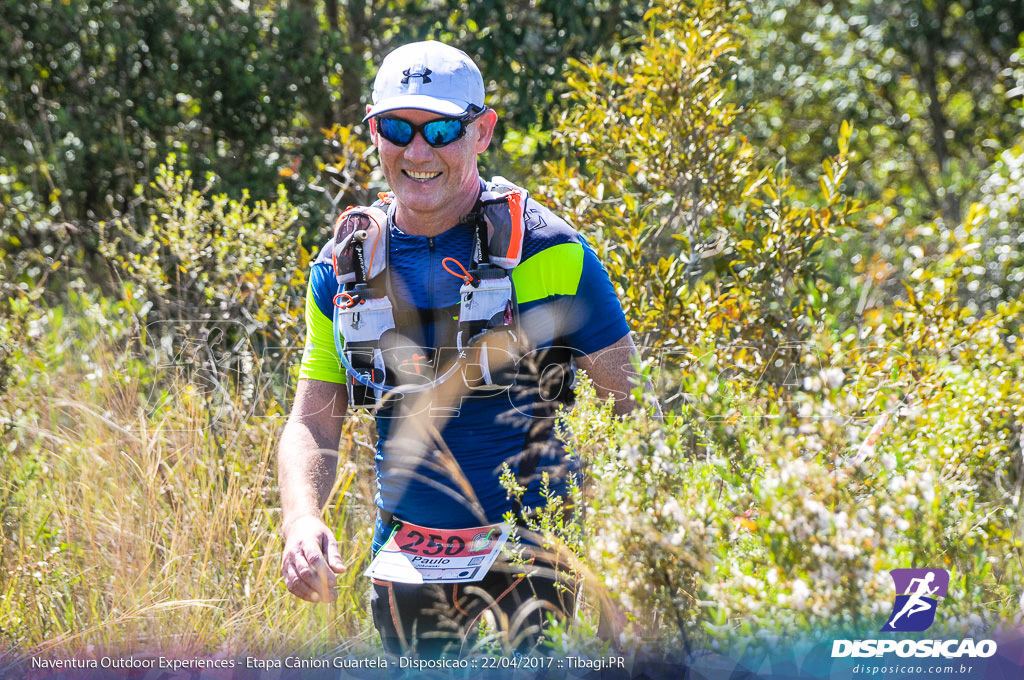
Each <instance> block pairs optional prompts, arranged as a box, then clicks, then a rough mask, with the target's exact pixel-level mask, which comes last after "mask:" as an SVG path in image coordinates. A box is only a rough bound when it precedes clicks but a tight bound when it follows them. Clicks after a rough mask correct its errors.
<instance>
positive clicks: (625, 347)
mask: <svg viewBox="0 0 1024 680" xmlns="http://www.w3.org/2000/svg"><path fill="white" fill-rule="evenodd" d="M638 357H639V354H638V353H637V351H636V345H634V344H633V339H632V338H631V337H630V336H629V334H628V333H627V334H626V335H624V336H622V337H621V338H619V340H618V341H617V342H614V343H612V344H611V345H609V346H607V347H605V348H604V349H602V350H598V351H597V352H594V353H593V354H586V355H584V356H581V357H577V359H576V365H577V366H578V367H579V368H581V369H583V370H584V371H586V373H587V375H588V376H589V377H590V379H591V381H593V383H594V389H595V390H596V391H597V396H598V397H600V398H601V399H607V398H608V397H609V396H611V397H614V398H615V413H616V414H618V415H625V414H627V413H629V412H630V411H632V410H633V409H635V408H637V406H639V404H637V403H636V401H635V400H634V399H633V390H634V389H635V388H636V386H637V385H639V384H640V382H641V380H642V377H641V375H640V374H639V373H638V372H637V370H636V368H634V360H635V359H637V358H638ZM644 389H645V391H648V392H649V391H651V386H650V385H645V388H644ZM660 413H661V409H660V407H659V408H658V414H659V415H660Z"/></svg>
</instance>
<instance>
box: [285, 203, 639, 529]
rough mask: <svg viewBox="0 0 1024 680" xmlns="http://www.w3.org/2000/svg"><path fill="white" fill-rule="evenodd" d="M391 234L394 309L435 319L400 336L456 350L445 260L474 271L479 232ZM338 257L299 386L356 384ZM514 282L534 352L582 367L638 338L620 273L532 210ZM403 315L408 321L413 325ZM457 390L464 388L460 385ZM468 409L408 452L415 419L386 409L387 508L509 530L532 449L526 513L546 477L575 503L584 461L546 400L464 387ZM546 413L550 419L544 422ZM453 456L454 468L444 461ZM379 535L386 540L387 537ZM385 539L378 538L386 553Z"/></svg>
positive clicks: (382, 436) (464, 228)
mask: <svg viewBox="0 0 1024 680" xmlns="http://www.w3.org/2000/svg"><path fill="white" fill-rule="evenodd" d="M481 186H482V188H483V187H485V186H487V188H489V187H490V185H484V184H483V183H481ZM388 228H389V239H388V244H389V245H388V249H389V264H388V272H389V275H390V276H391V290H392V292H393V296H394V299H392V304H393V305H395V307H396V312H409V311H412V312H413V313H419V314H420V316H421V317H422V318H423V319H424V320H425V323H424V325H423V326H421V327H420V328H416V329H405V328H402V327H401V324H399V328H398V330H399V331H400V332H403V334H404V333H405V332H406V331H407V330H408V332H409V334H410V335H411V336H414V337H417V338H418V340H419V342H420V343H421V345H422V346H423V347H425V348H428V349H433V348H434V347H436V346H437V344H440V343H446V344H445V346H452V345H450V344H448V343H453V338H439V337H435V336H436V335H438V333H439V332H438V331H436V329H435V327H434V324H432V323H431V322H430V321H428V320H429V319H431V318H438V317H443V316H445V315H448V318H450V315H451V314H455V315H457V314H458V304H459V300H460V296H459V288H460V287H461V285H462V280H461V279H459V278H457V277H456V276H453V275H452V274H450V273H448V272H447V271H445V269H444V268H443V267H442V265H441V261H442V260H443V259H444V258H446V257H452V258H455V259H456V260H458V261H459V262H460V263H462V264H463V265H464V266H465V267H466V268H467V269H469V268H470V265H471V259H472V252H473V248H474V244H475V240H474V239H475V234H474V229H473V227H472V226H471V225H468V224H459V225H456V226H455V227H453V228H451V229H449V230H448V231H446V232H444V233H442V234H440V235H438V236H435V237H432V238H427V237H423V236H412V235H409V234H406V233H405V232H403V231H402V230H401V229H400V228H398V227H397V226H396V225H394V224H393V222H391V221H389V226H388ZM333 246H334V242H333V239H332V240H331V241H329V242H328V243H327V244H326V245H325V246H324V248H323V249H322V250H321V252H320V254H319V256H318V257H317V259H316V260H315V261H314V262H313V264H312V270H311V272H310V277H309V288H308V291H307V296H306V331H307V333H306V345H305V348H304V352H303V357H302V364H301V368H300V372H299V377H300V378H310V379H314V380H323V381H327V382H333V383H344V382H345V372H344V368H343V367H342V366H341V362H340V361H339V359H338V356H337V353H336V349H335V342H334V335H333V327H332V326H333V324H332V319H333V316H334V311H333V302H332V301H333V299H334V296H335V295H336V294H337V292H338V283H337V279H336V278H335V274H334V270H333V267H332V264H331V253H332V252H333ZM512 281H513V286H514V290H515V296H516V299H517V302H518V306H519V312H520V320H521V326H522V331H523V333H524V334H525V336H526V337H527V338H529V339H530V342H531V347H535V348H538V349H544V348H548V347H551V346H554V347H565V348H568V349H569V350H571V353H572V354H573V355H575V356H580V355H587V354H593V353H595V352H598V351H599V350H601V349H604V348H605V347H608V346H609V345H611V344H613V343H615V342H616V341H618V340H620V339H621V338H622V337H623V336H625V335H626V334H627V333H628V332H629V327H628V326H627V324H626V320H625V316H624V315H623V313H622V308H621V306H620V304H619V301H618V298H617V296H616V294H615V290H614V288H613V286H612V284H611V282H610V281H609V279H608V273H607V272H606V271H605V269H604V267H603V266H602V265H601V263H600V261H599V260H598V258H597V256H596V255H595V253H594V251H593V250H592V249H591V248H590V246H589V245H587V243H586V242H585V241H584V239H583V238H582V237H581V236H580V234H579V233H578V232H576V230H575V229H573V228H572V227H570V226H569V225H568V224H567V223H566V222H565V221H563V220H561V219H560V218H558V217H556V216H555V215H554V214H553V213H552V212H551V211H549V210H548V209H547V208H545V207H543V206H542V205H540V204H539V203H537V202H536V201H534V200H532V199H528V201H527V205H526V218H525V234H524V237H523V256H522V259H521V261H520V264H519V265H518V266H516V267H515V269H513V271H512ZM396 316H397V317H398V318H407V314H404V315H403V314H398V315H396ZM449 326H450V324H449ZM440 327H441V326H438V328H440ZM450 380H455V381H458V382H459V383H460V384H461V383H462V378H461V376H460V375H458V374H456V375H455V376H453V377H452V378H450ZM525 382H527V383H528V382H529V381H528V380H527V381H525ZM457 401H458V400H457ZM456 406H457V414H454V413H453V412H452V411H451V410H450V409H448V408H445V409H438V410H437V412H427V413H426V414H425V415H424V414H420V415H418V416H415V417H420V418H423V417H426V418H427V421H426V422H427V423H428V424H429V425H430V426H432V427H435V428H436V432H437V435H439V439H431V438H430V437H429V436H428V437H422V436H419V435H417V436H416V437H415V441H412V440H410V438H409V437H408V436H406V437H403V438H402V439H403V441H398V438H399V437H400V436H401V435H396V434H395V432H396V430H398V429H400V428H399V427H398V426H399V424H400V423H399V421H400V420H401V419H402V418H403V417H410V416H409V414H407V413H405V414H403V413H402V411H401V408H402V406H401V404H398V405H397V406H387V407H384V408H382V409H379V410H378V412H377V413H376V426H377V434H378V440H377V447H376V474H377V493H376V498H375V500H376V504H377V506H378V507H379V508H381V509H382V510H384V511H387V512H390V513H392V514H393V515H394V517H395V518H396V519H400V520H406V521H409V522H412V523H414V524H419V525H421V526H427V527H437V528H441V529H457V528H465V527H473V526H479V525H481V524H484V523H494V522H498V521H501V519H502V516H503V515H504V514H505V512H506V511H508V510H511V509H512V508H513V507H514V505H513V501H512V500H511V499H510V498H509V497H508V494H507V492H506V491H505V489H504V488H502V486H501V484H500V482H499V477H500V472H501V467H502V464H503V463H508V464H509V466H510V467H511V469H512V472H513V473H514V474H516V475H517V476H518V473H519V461H520V458H521V457H523V455H524V451H526V450H530V451H531V452H532V453H534V454H535V455H537V456H538V458H537V460H538V463H537V465H536V472H535V474H533V475H531V476H530V479H529V480H521V481H522V482H526V487H527V492H526V494H525V495H524V497H523V501H522V503H523V505H524V506H526V507H537V506H540V505H543V501H542V498H541V489H540V487H541V473H542V472H548V473H549V477H550V479H551V485H550V489H551V491H553V492H554V493H556V494H563V493H564V492H565V489H566V484H567V477H568V475H569V474H571V473H572V472H573V471H574V470H575V469H576V462H575V461H574V460H572V459H571V458H570V457H569V456H567V455H566V452H565V450H564V448H563V447H562V445H561V444H560V442H558V441H557V440H556V439H555V437H554V433H553V427H552V425H553V422H552V418H551V417H550V411H546V410H543V409H541V408H539V406H538V404H537V400H536V391H535V390H534V391H533V392H531V391H530V390H528V389H517V388H516V387H513V388H511V389H509V390H506V391H502V392H499V393H496V394H495V393H493V392H491V393H487V392H479V393H477V392H469V391H467V390H465V388H464V385H463V392H462V398H461V403H459V404H457V405H456ZM535 413H544V414H545V415H544V416H543V417H533V415H534V414H535ZM428 429H429V428H428ZM420 432H422V430H421V431H420ZM442 451H446V452H448V453H450V454H451V457H450V458H448V457H447V456H446V455H445V454H442V453H439V452H442ZM451 459H454V461H455V462H456V463H457V467H458V468H459V469H460V470H461V475H464V477H465V481H467V482H468V483H469V485H470V487H471V488H472V490H473V493H474V494H475V496H476V499H477V501H478V504H474V503H472V502H471V501H469V500H467V498H466V496H467V495H466V494H465V493H464V492H463V490H462V487H461V486H460V484H459V483H458V482H457V481H455V479H456V478H457V477H458V475H459V473H458V472H453V471H452V466H451V465H450V461H451ZM446 460H447V461H448V463H446V462H445V461H446ZM406 461H413V462H411V463H407V462H406ZM378 524H379V523H378ZM377 533H381V529H380V526H378V532H377ZM381 540H382V537H380V536H378V537H377V538H376V541H375V543H380V542H381ZM375 547H377V546H376V545H375Z"/></svg>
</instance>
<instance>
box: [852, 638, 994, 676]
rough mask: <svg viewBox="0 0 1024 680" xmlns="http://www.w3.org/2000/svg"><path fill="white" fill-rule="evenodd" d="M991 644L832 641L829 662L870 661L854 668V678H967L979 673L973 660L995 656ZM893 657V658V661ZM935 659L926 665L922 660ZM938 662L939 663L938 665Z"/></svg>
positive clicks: (988, 642) (959, 641) (937, 641)
mask: <svg viewBox="0 0 1024 680" xmlns="http://www.w3.org/2000/svg"><path fill="white" fill-rule="evenodd" d="M996 649H997V646H996V643H995V642H994V641H992V640H980V641H978V642H975V641H974V640H973V639H970V638H968V639H966V640H901V641H896V640H835V641H833V643H832V658H833V659H836V658H874V659H877V661H874V662H870V661H863V662H860V663H857V664H855V665H854V666H853V667H852V668H851V669H850V672H851V673H852V674H854V675H862V676H872V675H883V676H884V675H898V676H903V675H910V676H917V675H922V676H923V675H941V676H947V677H952V676H957V675H969V674H971V673H973V672H974V671H975V670H980V668H981V663H980V662H979V661H977V660H979V659H987V658H989V657H991V656H992V655H994V654H995V653H996ZM894 657H895V658H894ZM929 658H931V659H935V660H936V661H934V662H926V661H924V659H929ZM939 659H941V661H939Z"/></svg>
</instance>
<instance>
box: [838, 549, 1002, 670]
mask: <svg viewBox="0 0 1024 680" xmlns="http://www.w3.org/2000/svg"><path fill="white" fill-rule="evenodd" d="M889 574H890V575H891V576H892V580H893V584H894V585H895V586H896V598H895V600H894V601H893V604H892V613H891V614H889V618H888V619H887V620H886V623H885V625H884V626H882V628H881V629H880V631H879V632H882V633H919V632H922V631H925V630H928V629H929V628H931V626H932V624H933V623H935V611H936V609H937V608H938V604H939V599H940V598H944V597H946V594H947V593H948V592H949V572H947V571H946V570H945V569H893V570H891V571H890V572H889ZM892 653H895V654H896V655H897V656H900V657H932V658H935V657H943V658H946V659H950V658H959V657H967V658H979V657H980V658H987V657H990V656H992V655H993V654H995V653H996V643H995V641H993V640H979V641H977V642H975V641H974V640H973V639H972V638H967V639H964V640H834V641H833V642H832V658H836V657H850V656H852V657H881V656H884V655H886V654H892Z"/></svg>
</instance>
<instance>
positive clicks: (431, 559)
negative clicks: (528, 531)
mask: <svg viewBox="0 0 1024 680" xmlns="http://www.w3.org/2000/svg"><path fill="white" fill-rule="evenodd" d="M510 530H511V527H510V526H509V525H508V524H506V523H505V522H501V523H500V524H492V525H490V526H483V527H474V528H471V529H431V528H429V527H421V526H417V525H415V524H410V523H409V522H401V523H400V524H399V526H398V528H397V529H396V530H395V531H394V532H392V534H391V537H390V538H388V540H387V541H386V542H385V543H384V545H383V546H382V547H381V549H380V551H379V552H378V553H377V556H376V557H374V558H373V561H372V562H370V567H369V568H368V569H367V570H366V574H365V575H366V576H370V577H372V578H376V579H380V580H382V581H397V582H398V583H472V582H474V581H479V580H480V579H482V578H483V577H484V576H485V575H486V574H487V571H488V570H489V569H490V568H491V565H493V564H494V560H496V559H497V558H498V555H499V554H500V553H501V546H503V545H504V544H505V541H506V540H507V539H508V535H509V531H510Z"/></svg>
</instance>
